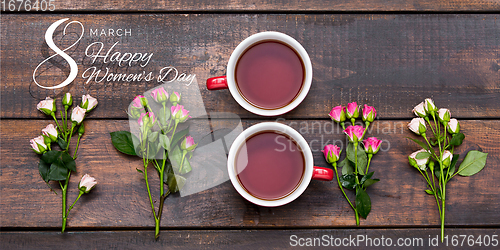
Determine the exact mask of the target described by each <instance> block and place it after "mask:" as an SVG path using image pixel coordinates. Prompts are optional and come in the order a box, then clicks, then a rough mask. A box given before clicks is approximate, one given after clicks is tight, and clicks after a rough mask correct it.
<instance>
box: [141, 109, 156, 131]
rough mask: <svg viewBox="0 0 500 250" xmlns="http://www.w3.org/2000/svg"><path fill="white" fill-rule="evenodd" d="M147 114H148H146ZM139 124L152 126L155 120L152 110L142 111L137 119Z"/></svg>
mask: <svg viewBox="0 0 500 250" xmlns="http://www.w3.org/2000/svg"><path fill="white" fill-rule="evenodd" d="M146 114H148V115H146ZM137 122H138V123H139V126H141V127H142V126H143V125H146V126H147V127H148V128H152V127H153V126H154V124H155V122H156V117H155V114H154V113H153V112H148V113H142V114H141V117H140V118H139V120H137Z"/></svg>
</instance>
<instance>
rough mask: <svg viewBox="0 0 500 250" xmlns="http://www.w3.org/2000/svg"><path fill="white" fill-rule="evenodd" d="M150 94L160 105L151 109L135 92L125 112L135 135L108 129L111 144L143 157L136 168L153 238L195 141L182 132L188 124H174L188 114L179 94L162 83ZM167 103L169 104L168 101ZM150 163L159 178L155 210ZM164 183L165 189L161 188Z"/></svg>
mask: <svg viewBox="0 0 500 250" xmlns="http://www.w3.org/2000/svg"><path fill="white" fill-rule="evenodd" d="M151 98H152V99H153V100H154V101H155V102H156V103H158V104H160V105H161V106H162V108H161V109H160V110H158V111H156V113H154V112H153V110H152V108H151V106H150V105H149V101H148V99H147V98H146V97H145V96H142V95H138V96H136V97H135V99H134V100H133V101H132V104H131V105H130V108H129V116H130V118H131V119H133V120H134V121H135V120H136V121H137V124H138V125H139V130H140V131H139V133H138V135H137V136H136V135H134V134H133V133H131V132H129V131H116V132H112V133H111V141H112V143H113V145H114V146H115V148H116V149H117V150H118V151H120V152H122V153H124V154H128V155H135V156H139V157H141V158H142V160H143V167H144V168H143V170H141V169H137V171H138V172H139V173H141V174H142V175H143V176H144V180H145V181H146V189H147V192H148V197H149V201H150V203H151V210H152V213H153V217H154V220H155V239H157V238H158V237H159V234H160V221H161V216H162V212H163V204H164V201H165V199H166V198H167V197H168V196H169V195H170V194H172V193H176V192H179V190H180V189H181V188H182V187H183V185H184V183H185V182H186V178H185V177H183V176H182V175H184V174H187V173H189V172H190V171H191V165H190V163H189V159H191V157H192V156H193V151H194V149H195V148H196V146H197V145H198V144H195V143H194V140H193V138H192V137H191V136H186V135H187V134H188V132H189V127H188V128H186V129H184V130H182V131H177V126H178V125H179V124H181V123H184V122H186V121H187V120H188V119H189V118H191V116H190V115H189V111H187V110H186V109H184V106H182V105H180V104H179V102H180V101H181V94H179V93H177V92H173V93H172V94H171V95H170V97H169V94H168V93H167V91H165V89H164V88H163V87H159V88H157V89H155V90H153V91H152V92H151ZM170 104H171V105H170ZM150 165H152V166H153V167H154V168H155V169H156V171H157V172H158V176H159V178H160V204H159V207H158V212H156V211H155V207H154V204H153V198H152V196H151V189H150V187H149V181H148V168H149V166H150ZM164 184H167V186H168V189H167V190H166V191H165V189H164Z"/></svg>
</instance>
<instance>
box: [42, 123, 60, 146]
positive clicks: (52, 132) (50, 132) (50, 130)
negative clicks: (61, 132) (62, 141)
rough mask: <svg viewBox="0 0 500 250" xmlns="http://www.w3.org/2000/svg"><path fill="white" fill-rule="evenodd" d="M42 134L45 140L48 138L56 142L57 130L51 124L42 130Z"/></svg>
mask: <svg viewBox="0 0 500 250" xmlns="http://www.w3.org/2000/svg"><path fill="white" fill-rule="evenodd" d="M42 134H43V135H44V136H46V137H47V138H50V140H51V141H53V142H54V141H56V140H57V129H56V127H55V126H54V125H53V124H49V125H47V127H45V128H44V129H42Z"/></svg>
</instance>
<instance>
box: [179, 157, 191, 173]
mask: <svg viewBox="0 0 500 250" xmlns="http://www.w3.org/2000/svg"><path fill="white" fill-rule="evenodd" d="M182 165H183V167H182V169H181V170H180V171H179V174H187V173H189V172H191V170H192V168H191V163H189V159H188V158H187V157H184V162H183V163H182Z"/></svg>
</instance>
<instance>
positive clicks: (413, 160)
mask: <svg viewBox="0 0 500 250" xmlns="http://www.w3.org/2000/svg"><path fill="white" fill-rule="evenodd" d="M421 152H428V151H427V150H425V149H420V150H419V151H416V152H413V153H412V154H411V155H410V156H408V161H409V162H410V165H412V166H413V167H415V168H419V169H420V170H423V171H425V170H426V169H427V163H428V162H429V157H427V158H425V159H417V155H418V154H419V153H421Z"/></svg>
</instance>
